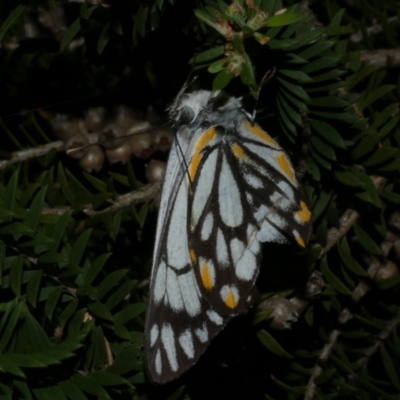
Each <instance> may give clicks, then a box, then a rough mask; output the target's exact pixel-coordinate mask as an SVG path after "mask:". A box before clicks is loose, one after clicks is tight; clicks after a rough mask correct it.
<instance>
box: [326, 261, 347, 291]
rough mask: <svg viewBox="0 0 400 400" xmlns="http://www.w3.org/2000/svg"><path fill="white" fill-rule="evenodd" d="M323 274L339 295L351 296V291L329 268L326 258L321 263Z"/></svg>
mask: <svg viewBox="0 0 400 400" xmlns="http://www.w3.org/2000/svg"><path fill="white" fill-rule="evenodd" d="M321 272H322V273H323V274H324V277H325V278H326V280H327V281H328V282H329V284H330V285H331V286H332V287H333V288H334V289H335V290H336V291H337V292H339V293H342V294H345V295H347V296H351V290H350V289H349V288H348V287H347V286H346V285H345V284H344V283H343V282H342V281H341V280H340V279H339V278H338V277H337V275H336V274H335V273H334V272H332V271H331V270H330V269H329V267H328V261H327V259H326V256H325V257H324V258H323V259H322V261H321Z"/></svg>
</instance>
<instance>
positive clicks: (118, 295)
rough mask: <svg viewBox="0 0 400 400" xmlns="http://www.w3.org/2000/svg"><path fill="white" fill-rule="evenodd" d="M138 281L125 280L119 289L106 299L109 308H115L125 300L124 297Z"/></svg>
mask: <svg viewBox="0 0 400 400" xmlns="http://www.w3.org/2000/svg"><path fill="white" fill-rule="evenodd" d="M136 283H137V282H136V281H127V282H124V283H123V284H122V285H121V286H120V287H119V289H118V290H117V291H115V292H114V293H113V294H112V295H111V296H110V297H109V298H108V299H107V301H106V307H107V308H108V309H112V308H114V307H115V306H116V305H117V304H119V303H120V302H121V301H123V300H124V298H125V297H126V296H127V295H128V294H129V293H130V292H131V291H132V289H133V288H134V287H135V285H136Z"/></svg>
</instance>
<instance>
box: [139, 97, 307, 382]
mask: <svg viewBox="0 0 400 400" xmlns="http://www.w3.org/2000/svg"><path fill="white" fill-rule="evenodd" d="M213 96H214V98H215V97H217V96H218V92H196V93H195V94H194V95H193V98H191V97H190V95H188V97H186V98H185V101H182V104H184V106H183V105H182V106H180V104H181V103H179V102H175V103H174V104H175V106H174V107H175V108H174V109H173V110H172V111H171V113H172V114H173V115H174V116H176V115H177V116H179V112H180V111H179V110H180V108H179V107H182V108H183V109H182V113H183V111H184V114H185V116H187V115H194V117H193V120H192V121H191V123H189V124H185V125H183V126H181V127H179V129H178V133H177V138H176V141H175V143H174V145H173V148H172V150H171V154H170V158H169V161H168V166H167V171H166V178H165V182H164V188H163V194H162V200H161V206H160V212H159V219H158V225H157V235H156V246H155V250H154V260H153V270H152V277H151V287H150V294H149V304H148V310H147V317H146V332H145V355H146V367H147V371H148V375H149V377H150V379H151V380H152V381H153V382H155V383H166V382H168V381H170V380H172V379H175V378H177V377H178V376H179V375H180V374H181V373H183V372H184V371H185V370H187V369H188V368H190V367H191V366H192V365H193V364H194V363H195V362H196V361H197V359H198V358H199V357H200V356H201V354H202V353H203V352H204V351H205V349H206V348H207V346H208V344H209V342H210V340H211V339H212V337H213V336H215V335H216V334H217V333H218V332H219V331H220V330H221V329H222V328H223V327H224V326H225V324H226V323H227V322H228V321H229V319H230V318H231V317H232V316H234V315H236V314H240V313H243V312H246V311H247V309H248V299H249V296H250V293H251V292H252V290H253V287H254V283H255V280H256V278H257V275H258V271H259V264H260V258H261V243H262V242H277V243H284V242H288V241H290V240H292V239H294V240H295V241H297V243H298V244H299V245H300V246H303V247H304V246H305V243H306V242H307V240H308V237H309V234H310V219H311V213H310V211H309V210H308V208H307V202H306V200H305V197H304V194H303V191H302V189H301V188H300V186H299V183H298V181H297V179H296V176H295V172H294V170H293V167H292V165H291V163H290V161H289V159H288V158H287V156H286V154H285V153H284V152H283V151H282V149H281V148H280V147H279V145H278V144H277V143H276V142H275V141H274V140H273V139H272V138H271V137H270V136H269V135H268V134H267V133H266V132H264V131H263V130H262V129H261V128H260V127H258V126H257V125H256V124H253V123H251V122H250V118H249V117H248V115H247V114H246V113H245V112H243V111H242V109H241V108H240V107H239V106H240V99H236V98H229V97H228V98H223V101H224V102H225V103H223V104H221V102H216V101H215V102H213V101H212V99H213ZM191 101H195V102H196V103H195V104H194V105H193V107H192V109H191V110H190V112H188V107H190V104H191ZM202 102H203V103H202ZM216 104H218V108H215V107H216ZM176 118H177V120H178V119H179V117H176ZM178 122H179V120H178Z"/></svg>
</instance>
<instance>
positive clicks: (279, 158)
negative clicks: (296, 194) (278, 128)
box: [275, 153, 297, 185]
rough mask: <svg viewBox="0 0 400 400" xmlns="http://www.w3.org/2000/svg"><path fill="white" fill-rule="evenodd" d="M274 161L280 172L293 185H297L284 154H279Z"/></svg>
mask: <svg viewBox="0 0 400 400" xmlns="http://www.w3.org/2000/svg"><path fill="white" fill-rule="evenodd" d="M275 159H276V161H277V162H278V165H279V167H280V169H281V170H282V172H283V173H284V174H285V175H286V176H287V177H288V178H289V179H290V180H291V181H292V182H293V184H294V185H297V179H296V177H295V175H294V171H293V168H292V166H291V165H290V163H289V160H288V159H287V157H286V156H285V154H283V153H281V154H279V155H278V156H276V157H275Z"/></svg>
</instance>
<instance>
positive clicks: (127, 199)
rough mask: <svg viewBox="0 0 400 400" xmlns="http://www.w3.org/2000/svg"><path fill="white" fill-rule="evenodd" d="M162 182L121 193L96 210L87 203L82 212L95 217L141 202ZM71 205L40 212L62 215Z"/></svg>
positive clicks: (70, 208)
mask: <svg viewBox="0 0 400 400" xmlns="http://www.w3.org/2000/svg"><path fill="white" fill-rule="evenodd" d="M161 185H162V182H155V183H152V184H149V185H145V186H144V187H143V188H142V189H140V190H135V191H133V192H130V193H126V194H123V195H121V196H117V197H116V199H115V200H114V201H113V204H112V205H111V206H109V207H106V208H103V209H102V210H99V211H96V210H94V209H93V206H92V205H91V204H87V205H86V206H85V207H84V208H83V210H82V211H83V212H84V213H85V214H86V215H87V216H88V217H95V216H97V215H102V214H107V213H110V212H115V211H118V210H122V209H123V208H126V207H128V206H129V205H130V204H132V203H134V204H136V203H143V202H145V201H147V200H151V199H152V198H153V197H154V196H155V194H156V193H157V192H158V191H159V190H160V187H161ZM72 209H73V207H71V206H65V207H55V208H44V209H43V210H42V214H45V215H48V214H50V215H63V214H65V213H66V212H67V211H70V210H72Z"/></svg>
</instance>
